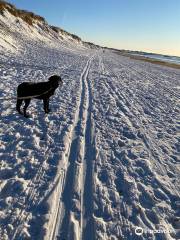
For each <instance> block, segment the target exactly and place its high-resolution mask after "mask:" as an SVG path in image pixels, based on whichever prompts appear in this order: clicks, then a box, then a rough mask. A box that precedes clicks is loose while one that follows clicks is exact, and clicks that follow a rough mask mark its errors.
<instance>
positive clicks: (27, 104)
mask: <svg viewBox="0 0 180 240" xmlns="http://www.w3.org/2000/svg"><path fill="white" fill-rule="evenodd" d="M24 101H25V105H24V109H23V110H24V117H26V118H27V117H28V115H27V114H26V109H27V107H28V106H29V104H30V101H31V99H26V100H24Z"/></svg>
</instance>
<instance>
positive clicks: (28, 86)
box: [16, 75, 62, 117]
mask: <svg viewBox="0 0 180 240" xmlns="http://www.w3.org/2000/svg"><path fill="white" fill-rule="evenodd" d="M48 80H49V81H48V82H39V83H31V82H23V83H21V84H20V85H19V86H18V88H17V103H16V110H17V111H18V112H19V113H20V114H22V113H21V109H20V108H21V105H22V102H23V101H24V102H25V105H24V108H23V110H24V112H23V114H24V117H28V115H27V114H26V109H27V107H28V106H29V104H30V101H31V99H32V98H37V99H42V100H43V103H44V111H45V113H49V112H50V109H49V98H50V97H51V96H52V95H53V94H54V92H55V90H56V88H58V86H59V85H60V84H62V79H61V77H60V76H58V75H53V76H51V77H50V78H49V79H48Z"/></svg>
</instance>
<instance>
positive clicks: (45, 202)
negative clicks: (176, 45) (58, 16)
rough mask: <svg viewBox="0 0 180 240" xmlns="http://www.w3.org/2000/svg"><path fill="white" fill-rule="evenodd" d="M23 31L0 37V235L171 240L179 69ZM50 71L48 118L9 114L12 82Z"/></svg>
mask: <svg viewBox="0 0 180 240" xmlns="http://www.w3.org/2000/svg"><path fill="white" fill-rule="evenodd" d="M0 20H1V19H0ZM26 28H27V26H24V29H26ZM23 31H25V30H23ZM26 31H27V32H26ZM26 31H25V33H24V35H23V36H21V33H19V32H18V31H17V32H14V31H13V30H12V29H10V31H9V32H8V33H6V34H5V37H4V35H2V36H3V39H4V40H3V47H2V50H1V56H0V98H1V102H0V108H1V112H0V239H1V240H6V239H8V240H9V239H10V240H11V239H14V240H25V239H32V240H37V239H47V240H52V239H54V240H55V239H59V240H63V239H64V240H71V239H77V240H81V239H82V240H94V239H98V240H104V239H107V240H110V239H113V240H116V239H125V240H136V239H137V240H139V239H140V240H146V239H148V240H161V239H163V240H164V239H165V240H174V239H179V238H180V229H179V228H180V216H179V209H180V196H179V190H180V189H179V183H180V182H179V177H180V176H179V170H180V166H179V123H180V122H179V79H180V71H179V70H175V69H171V68H168V67H162V66H158V65H153V64H150V63H147V62H142V61H135V60H132V59H129V58H127V57H124V56H120V55H117V54H115V53H113V51H110V50H105V51H102V50H101V49H99V50H93V49H87V48H85V47H83V46H80V45H78V44H77V43H73V42H71V41H70V40H69V39H65V40H62V41H61V42H60V43H57V42H56V41H54V40H52V39H51V40H50V39H49V37H48V36H44V35H43V34H42V36H40V35H38V33H36V31H34V32H33V33H31V34H30V32H28V31H29V30H27V29H26ZM2 33H3V31H2ZM2 33H1V34H2ZM28 33H29V34H30V37H29V35H28ZM33 34H36V35H35V36H36V37H38V38H39V40H38V41H36V40H35V36H34V35H33ZM43 38H44V39H43ZM43 41H44V42H43ZM8 44H10V45H8ZM6 45H7V46H8V50H6ZM4 49H5V50H4ZM15 49H16V50H15ZM54 73H56V74H59V75H61V76H62V78H63V82H64V84H63V86H62V88H60V89H58V90H57V91H56V93H55V96H53V97H52V99H51V101H50V105H51V106H52V112H51V113H50V114H49V115H45V114H44V113H43V110H42V103H40V101H36V100H33V101H32V103H31V105H30V107H29V108H28V111H29V113H30V115H31V118H29V119H25V118H23V117H22V116H20V115H18V114H17V113H16V112H15V100H14V99H13V97H14V96H15V91H16V88H17V86H18V84H19V83H21V82H23V81H46V80H47V78H48V77H49V76H50V75H52V74H54ZM11 97H12V99H11V100H7V99H9V98H11ZM136 227H141V228H143V229H144V230H146V231H144V233H143V234H142V235H141V236H137V235H136V234H135V229H136ZM159 229H164V230H166V231H167V230H169V232H168V231H167V232H161V233H155V231H156V230H159ZM150 230H151V231H150ZM153 231H154V232H153Z"/></svg>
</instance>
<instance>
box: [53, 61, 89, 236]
mask: <svg viewBox="0 0 180 240" xmlns="http://www.w3.org/2000/svg"><path fill="white" fill-rule="evenodd" d="M92 60H93V57H90V58H89V59H88V61H87V63H86V66H85V68H84V70H83V72H82V75H81V94H80V102H79V106H78V110H77V116H76V117H75V123H74V128H73V130H72V137H71V139H70V144H69V145H70V147H69V152H68V154H67V158H68V165H69V166H68V169H67V171H66V176H65V184H64V186H63V192H62V193H61V199H60V203H59V206H58V210H57V212H58V215H57V218H56V220H55V222H56V224H55V225H56V226H55V229H54V230H53V234H52V239H78V240H79V239H81V238H82V231H83V226H85V225H84V221H83V216H84V217H86V216H87V214H85V212H86V213H87V211H86V209H84V204H85V206H86V207H87V205H88V202H89V200H87V201H86V200H84V196H86V194H87V193H86V191H85V192H84V187H87V185H88V183H85V185H84V180H85V179H86V181H87V180H89V177H90V178H91V170H90V172H89V171H87V172H88V173H87V174H86V170H87V167H86V160H89V159H88V156H89V154H90V153H87V151H86V149H87V144H88V145H89V143H90V141H91V140H90V131H91V129H90V126H89V124H90V123H91V114H90V112H89V111H90V104H89V101H90V93H89V84H88V74H89V69H90V66H91V62H92ZM85 159H86V160H85ZM90 169H91V168H90ZM91 182H92V181H91ZM61 201H62V203H61ZM62 206H63V207H62ZM63 209H64V212H62V211H63ZM59 215H60V216H59Z"/></svg>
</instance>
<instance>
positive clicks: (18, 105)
mask: <svg viewBox="0 0 180 240" xmlns="http://www.w3.org/2000/svg"><path fill="white" fill-rule="evenodd" d="M22 101H23V100H22V99H17V102H16V110H17V111H18V113H20V114H22V112H21V109H20V108H21V104H22Z"/></svg>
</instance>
